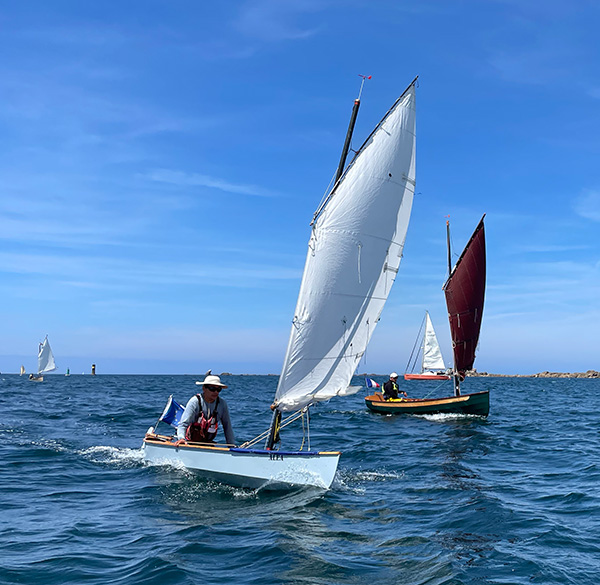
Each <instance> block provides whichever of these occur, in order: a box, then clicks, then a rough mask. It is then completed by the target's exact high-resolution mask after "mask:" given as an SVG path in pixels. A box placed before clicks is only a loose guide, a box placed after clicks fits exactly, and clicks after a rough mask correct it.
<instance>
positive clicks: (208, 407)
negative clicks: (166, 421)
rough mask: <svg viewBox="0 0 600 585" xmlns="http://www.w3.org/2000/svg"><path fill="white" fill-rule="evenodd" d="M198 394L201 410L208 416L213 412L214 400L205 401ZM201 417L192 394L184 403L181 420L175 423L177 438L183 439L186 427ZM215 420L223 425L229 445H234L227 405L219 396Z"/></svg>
mask: <svg viewBox="0 0 600 585" xmlns="http://www.w3.org/2000/svg"><path fill="white" fill-rule="evenodd" d="M199 396H200V401H201V402H202V412H203V413H204V416H205V417H206V418H209V415H210V414H212V413H213V410H214V408H215V404H216V402H217V401H216V400H215V401H214V402H206V400H204V396H202V394H200V395H199ZM200 417H201V414H200V404H199V402H198V399H197V398H196V395H195V394H194V396H192V397H191V398H190V399H189V400H188V403H187V404H186V405H185V410H184V411H183V414H182V415H181V420H180V421H179V424H178V425H177V438H178V439H185V432H186V430H187V428H188V427H189V426H190V425H191V424H192V423H195V422H200V421H199V419H200ZM217 421H219V424H220V425H221V426H222V427H223V432H224V433H225V440H226V441H227V443H228V444H229V445H235V435H234V434H233V428H232V427H231V419H230V418H229V407H228V406H227V402H225V400H224V399H223V398H221V397H220V396H219V404H218V406H217Z"/></svg>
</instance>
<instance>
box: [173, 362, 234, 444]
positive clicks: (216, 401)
mask: <svg viewBox="0 0 600 585" xmlns="http://www.w3.org/2000/svg"><path fill="white" fill-rule="evenodd" d="M210 372H211V371H210V370H208V372H206V376H205V378H204V380H203V381H202V382H196V384H198V385H202V394H195V395H194V396H192V397H191V398H190V399H189V400H188V403H187V404H186V406H185V410H184V411H183V414H182V415H181V420H180V421H179V424H178V425H177V438H178V441H177V444H178V445H180V444H181V443H185V442H187V441H192V442H194V443H212V442H213V441H214V439H215V437H216V436H217V430H218V428H219V424H220V425H221V426H222V428H223V431H224V433H225V440H226V441H227V444H228V445H235V435H234V434H233V428H232V427H231V419H230V418H229V408H228V407H227V402H225V399H223V398H221V397H220V396H219V394H220V392H221V390H223V389H224V388H227V386H226V385H225V384H223V383H222V382H221V378H219V376H213V375H211V373H210Z"/></svg>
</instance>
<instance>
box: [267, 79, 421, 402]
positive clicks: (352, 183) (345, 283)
mask: <svg viewBox="0 0 600 585" xmlns="http://www.w3.org/2000/svg"><path fill="white" fill-rule="evenodd" d="M414 183H415V83H414V82H413V83H412V84H411V85H410V86H409V88H408V89H407V90H406V91H405V92H404V93H403V94H402V96H401V98H399V99H398V100H397V101H396V103H395V104H394V106H393V107H392V108H391V109H390V110H389V111H388V113H387V114H386V116H385V117H384V118H383V119H382V121H381V122H380V123H379V124H378V125H377V127H376V129H375V130H374V131H373V132H372V133H371V135H370V136H369V138H367V140H366V141H365V143H364V144H363V146H362V147H361V149H360V150H359V151H358V153H357V155H356V156H355V157H354V159H353V161H352V162H351V163H350V165H349V166H348V167H347V169H346V170H345V172H344V174H343V175H342V176H341V178H340V179H339V180H338V181H337V183H336V184H335V185H334V187H333V189H332V191H331V193H330V194H329V196H328V197H327V198H326V199H325V201H324V203H323V204H322V205H321V206H320V208H319V209H318V210H317V213H316V214H315V219H314V220H313V223H312V230H311V235H310V240H309V244H308V253H307V258H306V264H305V268H304V274H303V277H302V283H301V285H300V293H299V295H298V303H297V306H296V311H295V316H294V320H293V324H292V329H291V334H290V340H289V343H288V348H287V352H286V356H285V359H284V364H283V369H282V373H281V376H280V379H279V385H278V388H277V392H276V395H275V403H276V405H277V408H278V409H279V410H282V411H289V410H293V409H298V408H302V407H304V406H306V405H308V404H311V403H313V402H318V401H322V400H328V399H329V398H332V397H333V396H338V395H344V394H345V393H347V392H348V386H349V385H350V381H351V379H352V376H353V374H354V372H355V370H356V367H357V366H358V363H359V361H360V359H361V358H362V356H363V355H364V352H365V350H366V347H367V344H368V342H369V340H370V338H371V335H372V334H373V331H374V329H375V326H376V324H377V321H378V320H379V316H380V315H381V312H382V311H383V308H384V305H385V302H386V300H387V297H388V294H389V292H390V289H391V286H392V284H393V282H394V280H395V278H396V274H397V271H398V266H399V264H400V261H401V258H402V251H403V248H404V242H405V238H406V232H407V229H408V223H409V219H410V213H411V208H412V200H413V193H414ZM308 356H310V357H308Z"/></svg>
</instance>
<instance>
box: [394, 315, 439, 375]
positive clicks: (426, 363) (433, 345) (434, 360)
mask: <svg viewBox="0 0 600 585" xmlns="http://www.w3.org/2000/svg"><path fill="white" fill-rule="evenodd" d="M423 322H424V325H425V327H424V328H423V324H422V325H421V328H420V330H419V333H418V334H417V340H416V341H415V345H414V346H413V350H412V352H411V355H410V358H409V359H408V364H407V366H406V373H405V374H404V379H405V380H449V379H450V376H449V375H448V374H446V370H447V368H446V364H445V363H444V358H443V357H442V350H441V349H440V344H439V343H438V340H437V336H436V334H435V329H434V328H433V323H432V322H431V317H430V316H429V311H425V317H424V319H423ZM421 331H423V336H422V337H421ZM419 340H420V341H421V343H420V344H419ZM417 344H419V348H418V350H417ZM419 355H420V356H421V371H420V372H419V373H414V371H411V372H410V373H409V372H408V370H409V369H411V365H412V370H414V368H415V365H416V361H417V359H418V357H419ZM413 357H414V359H413Z"/></svg>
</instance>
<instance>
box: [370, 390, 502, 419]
mask: <svg viewBox="0 0 600 585" xmlns="http://www.w3.org/2000/svg"><path fill="white" fill-rule="evenodd" d="M365 400H366V401H367V406H368V407H369V410H372V411H373V412H380V413H382V414H440V413H444V414H478V415H480V416H487V415H488V413H489V411H490V395H489V392H487V391H484V392H476V393H475V394H463V395H461V396H448V397H446V398H397V399H392V400H385V399H384V398H383V394H381V393H380V392H376V393H375V394H373V395H372V396H367V397H366V398H365Z"/></svg>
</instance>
